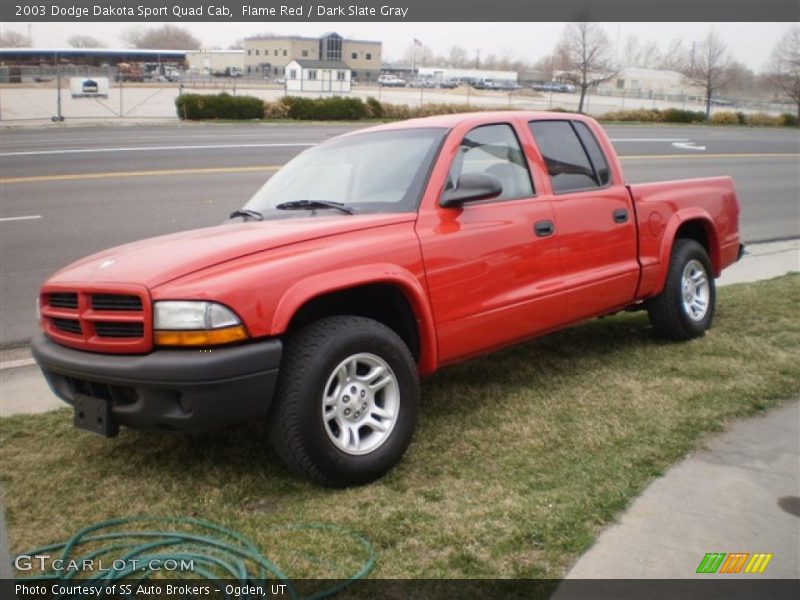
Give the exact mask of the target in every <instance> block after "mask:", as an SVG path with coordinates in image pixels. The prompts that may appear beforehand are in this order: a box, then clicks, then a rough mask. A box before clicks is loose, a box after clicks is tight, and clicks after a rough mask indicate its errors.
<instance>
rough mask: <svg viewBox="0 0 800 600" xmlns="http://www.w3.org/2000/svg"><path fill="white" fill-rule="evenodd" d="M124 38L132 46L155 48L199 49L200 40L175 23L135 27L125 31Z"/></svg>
mask: <svg viewBox="0 0 800 600" xmlns="http://www.w3.org/2000/svg"><path fill="white" fill-rule="evenodd" d="M121 37H122V39H123V40H125V41H126V42H127V43H128V45H129V46H131V47H132V48H150V49H154V50H199V49H200V40H199V39H197V38H196V37H194V36H193V35H192V34H191V32H189V31H188V30H186V29H183V28H182V27H176V26H175V25H162V26H161V27H157V28H154V29H140V28H133V29H128V30H127V31H125V32H123V34H122V36H121Z"/></svg>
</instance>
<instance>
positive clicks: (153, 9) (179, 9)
mask: <svg viewBox="0 0 800 600" xmlns="http://www.w3.org/2000/svg"><path fill="white" fill-rule="evenodd" d="M16 9H17V16H31V17H45V16H49V17H72V18H75V19H80V18H87V17H89V16H92V17H120V18H123V17H140V18H142V19H144V20H148V19H157V18H161V17H168V16H171V17H174V18H176V19H184V18H190V17H192V18H193V17H211V18H218V17H226V18H232V17H234V16H237V17H259V18H264V17H297V18H311V17H315V16H316V17H377V16H383V17H403V18H405V17H406V16H407V15H408V8H407V7H400V6H389V5H386V4H384V5H382V6H380V7H374V6H359V5H357V4H349V5H339V6H323V5H321V4H320V5H314V4H309V5H303V4H298V5H296V6H295V5H291V6H290V5H285V4H282V5H280V6H252V5H249V4H246V5H244V6H242V14H241V15H234V12H233V11H232V10H231V9H230V8H229V7H228V6H220V5H215V4H197V5H194V6H191V5H188V6H184V5H180V4H172V5H164V6H143V5H140V4H139V5H124V4H123V5H119V6H113V5H100V4H95V5H93V6H91V7H88V6H56V5H55V4H54V5H51V6H49V7H48V6H44V5H38V6H17V7H16Z"/></svg>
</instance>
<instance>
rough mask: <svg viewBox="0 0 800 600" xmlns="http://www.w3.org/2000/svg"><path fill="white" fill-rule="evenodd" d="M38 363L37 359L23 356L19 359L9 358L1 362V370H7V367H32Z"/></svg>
mask: <svg viewBox="0 0 800 600" xmlns="http://www.w3.org/2000/svg"><path fill="white" fill-rule="evenodd" d="M35 364H36V361H35V360H33V359H32V358H21V359H19V360H7V361H5V362H0V371H5V370H6V369H19V368H21V367H30V366H33V365H35Z"/></svg>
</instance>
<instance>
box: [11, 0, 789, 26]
mask: <svg viewBox="0 0 800 600" xmlns="http://www.w3.org/2000/svg"><path fill="white" fill-rule="evenodd" d="M799 5H800V4H799V3H798V2H797V0H669V1H667V0H435V1H431V0H382V1H376V0H341V1H337V0H277V1H269V2H265V1H263V0H129V1H125V0H123V1H110V0H39V1H37V0H2V2H0V7H2V8H1V10H0V21H5V22H28V23H30V22H34V23H35V22H46V21H51V22H52V21H64V22H79V21H87V22H91V21H130V22H140V23H141V22H153V23H156V22H192V21H218V22H226V21H230V22H261V23H265V22H291V21H293V22H300V21H309V22H314V21H316V22H356V21H375V22H378V21H384V22H423V21H427V22H454V21H455V22H480V21H490V22H503V21H510V22H519V21H532V22H536V21H538V22H541V21H606V22H608V21H651V22H652V21H684V22H688V21H692V22H706V21H707V22H720V21H742V22H747V21H752V22H757V21H763V22H767V21H790V22H791V21H797V20H798V19H800V8H798V6H799Z"/></svg>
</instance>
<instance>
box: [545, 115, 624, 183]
mask: <svg viewBox="0 0 800 600" xmlns="http://www.w3.org/2000/svg"><path fill="white" fill-rule="evenodd" d="M530 128H531V133H532V134H533V137H534V139H535V140H536V145H537V146H538V147H539V151H540V152H541V153H542V156H543V157H544V162H545V165H546V166H547V173H548V174H549V175H550V181H551V182H552V184H553V191H554V192H555V193H557V194H558V193H564V192H574V191H579V190H588V189H592V188H597V187H601V186H602V185H604V184H600V183H599V182H598V178H597V176H596V175H595V171H594V168H593V167H592V163H591V161H590V160H589V156H588V155H587V153H586V150H585V149H584V146H583V143H582V142H581V139H580V138H579V137H578V134H577V133H576V132H575V129H573V128H572V124H571V123H570V122H569V121H534V122H532V123H530ZM586 133H587V134H588V135H590V136H591V133H590V132H589V131H588V130H587V131H586ZM594 143H595V145H596V144H597V142H596V141H595V142H594ZM597 150H598V151H599V150H600V148H599V146H598V147H597ZM600 156H602V152H600ZM603 161H604V162H605V159H603ZM607 176H608V165H606V177H607Z"/></svg>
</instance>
